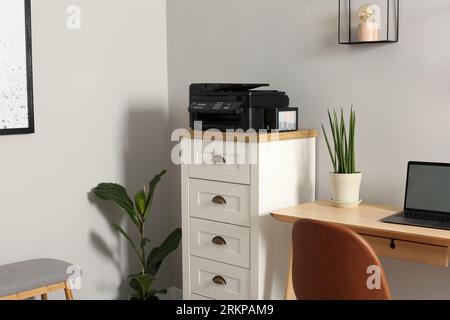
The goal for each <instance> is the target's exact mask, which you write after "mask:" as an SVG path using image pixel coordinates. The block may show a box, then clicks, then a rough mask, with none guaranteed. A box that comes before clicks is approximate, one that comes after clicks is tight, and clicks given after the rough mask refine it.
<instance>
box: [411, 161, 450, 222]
mask: <svg viewBox="0 0 450 320" xmlns="http://www.w3.org/2000/svg"><path fill="white" fill-rule="evenodd" d="M407 209H410V210H424V211H438V212H445V213H449V214H450V164H449V165H444V164H430V163H420V162H419V163H418V162H410V163H409V166H408V182H407V186H406V198H405V210H407Z"/></svg>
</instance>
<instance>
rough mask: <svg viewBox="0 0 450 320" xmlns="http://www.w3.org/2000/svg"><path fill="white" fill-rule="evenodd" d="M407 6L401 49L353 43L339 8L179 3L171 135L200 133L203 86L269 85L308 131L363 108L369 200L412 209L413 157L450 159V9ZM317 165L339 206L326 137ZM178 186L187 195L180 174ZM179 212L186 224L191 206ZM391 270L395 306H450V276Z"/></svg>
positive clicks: (205, 0) (311, 0) (172, 21)
mask: <svg viewBox="0 0 450 320" xmlns="http://www.w3.org/2000/svg"><path fill="white" fill-rule="evenodd" d="M401 2H402V5H401V7H402V8H401V29H400V42H399V43H398V44H391V45H371V46H342V45H337V1H336V0H321V1H317V0H278V1H273V0H226V1H225V0H189V1H185V0H168V5H167V9H168V63H169V105H170V121H171V122H170V123H171V127H172V128H178V127H186V126H187V125H188V113H187V102H188V85H189V84H190V83H191V82H269V83H271V84H272V86H273V88H275V89H283V90H286V91H287V92H288V94H289V95H290V97H291V101H292V105H293V106H300V107H301V112H300V122H301V126H302V127H304V128H316V129H319V128H320V123H321V122H325V121H326V109H327V108H331V107H340V106H344V107H347V106H348V107H349V106H350V104H354V106H355V107H356V109H357V112H358V113H357V117H358V132H357V133H358V136H357V139H358V140H357V143H358V145H357V147H358V155H357V156H358V158H357V164H358V168H359V169H361V170H363V171H364V182H363V186H362V197H363V199H364V201H368V202H383V203H390V204H396V205H401V204H402V202H403V193H404V184H405V174H406V172H405V171H406V164H407V161H408V160H413V159H414V160H429V161H444V162H450V147H449V146H450V133H449V130H448V123H449V119H450V42H449V41H447V40H446V34H447V32H448V30H450V2H449V1H448V0H430V1H423V0H408V1H401ZM317 156H318V165H317V170H318V172H317V175H318V196H319V197H320V198H328V197H329V194H330V193H329V191H330V190H329V189H330V188H329V183H328V172H329V170H330V162H329V159H328V155H327V153H326V148H325V146H324V143H323V140H322V138H319V139H318V155H317ZM171 183H172V187H171V188H172V189H173V190H175V191H176V193H177V194H179V176H178V174H176V173H174V175H173V177H172V181H171ZM173 212H174V213H175V214H176V216H175V217H176V220H175V223H179V220H180V217H179V212H180V203H179V202H177V203H174V205H173ZM178 258H179V257H178ZM383 262H384V265H385V268H386V271H387V276H388V280H389V282H390V285H391V287H392V291H393V295H394V297H395V298H399V299H402V298H426V299H427V298H437V299H439V298H446V299H449V298H450V270H447V269H441V268H436V267H431V266H426V265H420V264H414V263H407V262H399V261H393V260H388V259H385V260H383ZM176 271H177V272H176V274H177V275H181V260H180V259H178V260H177V264H176ZM177 283H178V285H180V284H181V281H180V278H178V279H177Z"/></svg>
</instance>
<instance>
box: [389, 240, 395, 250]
mask: <svg viewBox="0 0 450 320" xmlns="http://www.w3.org/2000/svg"><path fill="white" fill-rule="evenodd" d="M389 247H390V248H391V249H395V241H394V239H391V243H390V244H389Z"/></svg>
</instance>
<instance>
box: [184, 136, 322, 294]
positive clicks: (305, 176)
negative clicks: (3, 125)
mask: <svg viewBox="0 0 450 320" xmlns="http://www.w3.org/2000/svg"><path fill="white" fill-rule="evenodd" d="M316 135H317V133H316V131H314V130H301V131H298V132H290V133H280V134H278V135H271V134H264V135H259V136H258V138H257V140H256V141H254V142H245V140H241V142H236V141H234V139H236V137H238V139H242V136H237V135H236V136H235V137H227V138H225V137H224V140H225V141H217V140H216V141H210V140H209V139H207V138H209V137H207V136H206V135H205V136H204V138H203V139H202V138H201V137H202V135H201V134H200V137H199V138H197V137H193V136H191V137H186V138H183V140H182V153H183V154H184V155H186V154H189V156H188V157H187V158H189V161H185V163H184V164H182V165H181V184H182V188H181V189H182V228H183V240H182V246H183V298H184V299H230V300H234V299H252V300H253V299H282V298H283V296H284V288H285V278H286V272H287V270H288V266H287V261H288V257H287V256H286V255H287V252H288V250H287V249H286V248H288V247H289V246H290V237H291V231H290V226H289V225H287V224H282V223H279V222H276V221H275V220H274V219H272V218H271V217H270V214H269V212H270V211H271V210H274V209H277V208H281V207H288V206H293V205H295V204H298V203H301V202H307V201H313V200H314V198H315V137H316ZM227 139H228V141H227ZM187 158H185V159H187Z"/></svg>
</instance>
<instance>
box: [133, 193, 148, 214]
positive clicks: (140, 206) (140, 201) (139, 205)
mask: <svg viewBox="0 0 450 320" xmlns="http://www.w3.org/2000/svg"><path fill="white" fill-rule="evenodd" d="M134 205H135V207H136V210H137V212H138V213H139V214H140V215H141V217H144V215H145V211H146V210H147V207H146V206H147V195H146V194H145V192H144V191H143V190H141V191H139V192H138V193H136V195H135V196H134ZM142 220H144V219H142Z"/></svg>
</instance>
